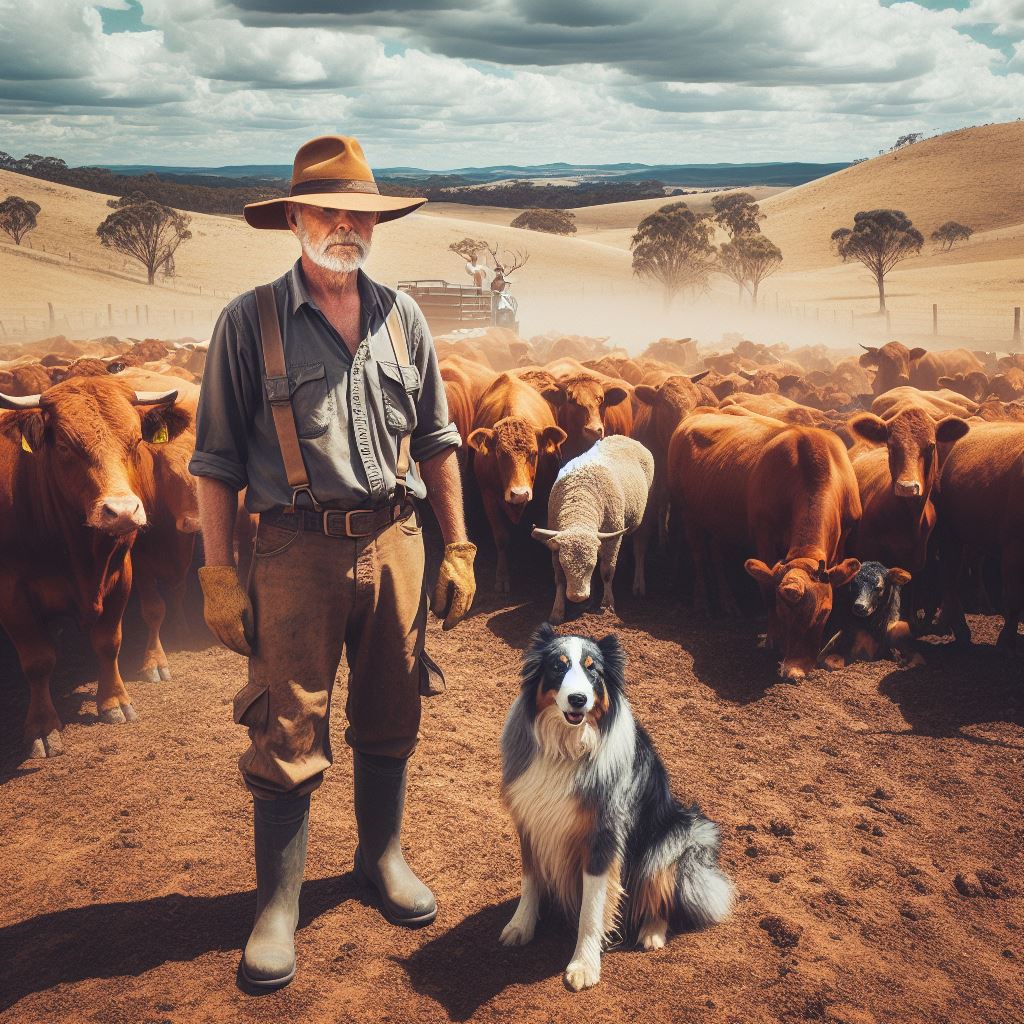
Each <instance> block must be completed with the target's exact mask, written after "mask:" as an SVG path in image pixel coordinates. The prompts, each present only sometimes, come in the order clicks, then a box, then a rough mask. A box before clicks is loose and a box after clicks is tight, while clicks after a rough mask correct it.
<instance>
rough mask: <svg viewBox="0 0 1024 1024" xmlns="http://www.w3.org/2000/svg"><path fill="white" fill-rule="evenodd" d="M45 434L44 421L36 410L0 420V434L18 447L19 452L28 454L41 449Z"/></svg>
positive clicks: (40, 413) (18, 413)
mask: <svg viewBox="0 0 1024 1024" xmlns="http://www.w3.org/2000/svg"><path fill="white" fill-rule="evenodd" d="M45 432H46V420H45V419H44V418H43V413H42V412H40V411H39V410H38V409H32V410H30V411H27V412H17V413H15V414H14V415H13V416H10V415H9V416H4V417H2V418H0V433H2V434H4V435H6V436H7V437H8V438H10V440H12V441H14V442H15V444H18V445H20V446H21V450H22V451H23V452H28V453H29V454H33V453H35V452H37V451H39V449H40V448H42V446H43V440H44V436H45Z"/></svg>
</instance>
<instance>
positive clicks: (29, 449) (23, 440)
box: [21, 434, 33, 455]
mask: <svg viewBox="0 0 1024 1024" xmlns="http://www.w3.org/2000/svg"><path fill="white" fill-rule="evenodd" d="M21 450H22V451H23V452H28V453H29V455H32V454H33V452H32V446H31V445H30V444H29V443H28V438H27V437H25V435H24V434H22V435H21Z"/></svg>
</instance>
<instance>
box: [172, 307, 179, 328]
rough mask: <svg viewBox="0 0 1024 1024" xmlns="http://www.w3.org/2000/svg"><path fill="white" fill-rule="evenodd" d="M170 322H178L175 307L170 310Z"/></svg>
mask: <svg viewBox="0 0 1024 1024" xmlns="http://www.w3.org/2000/svg"><path fill="white" fill-rule="evenodd" d="M171 323H172V324H174V325H175V326H177V323H178V311H177V310H176V309H172V310H171Z"/></svg>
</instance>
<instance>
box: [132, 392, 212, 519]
mask: <svg viewBox="0 0 1024 1024" xmlns="http://www.w3.org/2000/svg"><path fill="white" fill-rule="evenodd" d="M172 421H173V422H172ZM172 433H173V436H172ZM142 435H143V437H145V438H147V439H148V440H149V447H150V449H151V451H152V454H153V473H154V478H155V481H156V494H157V496H158V499H157V500H158V501H159V503H160V507H161V509H162V510H163V511H165V512H166V513H167V514H168V515H170V516H173V518H174V526H175V529H177V530H178V531H179V532H180V533H198V532H199V526H200V524H199V501H198V497H197V494H196V478H195V477H194V476H193V475H192V474H191V473H190V472H189V471H188V463H189V460H190V459H191V458H192V451H193V449H194V448H195V444H196V432H195V417H194V415H193V413H192V410H191V409H190V408H188V407H187V406H185V405H182V404H181V403H178V404H177V405H175V406H174V410H173V413H172V412H171V411H170V410H167V409H161V408H159V407H156V408H152V409H150V410H148V411H147V412H146V413H145V414H144V416H143V419H142ZM153 511H154V510H153V509H150V514H152V512H153Z"/></svg>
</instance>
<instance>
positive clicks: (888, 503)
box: [849, 408, 969, 574]
mask: <svg viewBox="0 0 1024 1024" xmlns="http://www.w3.org/2000/svg"><path fill="white" fill-rule="evenodd" d="M849 426H850V429H851V430H852V431H853V433H854V434H855V435H857V436H858V437H860V438H863V439H864V440H865V441H866V442H868V444H869V445H872V446H877V447H863V446H860V445H858V446H857V447H856V448H855V449H854V450H853V451H852V452H851V453H850V454H851V457H852V460H853V471H854V473H856V475H857V485H858V487H859V488H860V501H861V506H862V509H863V513H862V515H861V520H860V522H859V523H858V524H857V526H856V528H855V529H854V532H853V534H852V535H851V538H850V545H849V547H850V551H851V552H852V553H853V554H855V555H856V556H857V557H858V558H860V559H861V560H862V561H870V562H881V563H882V564H883V565H898V566H901V567H905V568H907V569H909V570H910V571H911V573H915V574H916V573H918V572H920V571H921V570H922V569H923V568H924V566H925V562H926V561H927V556H928V538H929V537H930V536H931V533H932V529H933V528H934V526H935V504H934V502H933V501H932V490H933V489H934V487H935V483H936V481H937V480H938V474H939V459H938V453H937V449H936V445H937V444H953V442H955V441H958V440H959V439H960V438H962V437H963V436H964V434H966V433H967V431H968V426H969V425H968V424H967V422H966V421H965V420H962V419H960V418H959V417H958V416H946V417H944V418H943V419H941V420H939V421H938V423H936V422H935V421H934V420H933V419H932V418H931V417H930V416H928V414H927V413H925V412H924V411H923V410H921V409H913V408H910V409H905V410H903V411H902V412H900V413H898V414H897V415H896V416H894V417H893V418H892V419H890V420H888V421H886V420H883V419H880V418H879V417H878V416H875V415H873V414H872V413H863V414H862V415H860V416H855V417H853V418H852V419H851V420H850V421H849Z"/></svg>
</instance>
